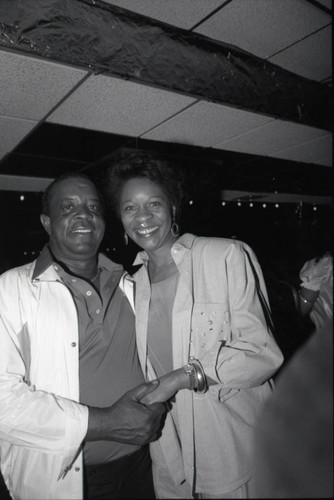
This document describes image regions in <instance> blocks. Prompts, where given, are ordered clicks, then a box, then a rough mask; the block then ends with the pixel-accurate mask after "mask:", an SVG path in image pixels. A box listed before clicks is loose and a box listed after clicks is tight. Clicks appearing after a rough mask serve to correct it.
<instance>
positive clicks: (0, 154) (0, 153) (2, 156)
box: [0, 149, 7, 160]
mask: <svg viewBox="0 0 334 500" xmlns="http://www.w3.org/2000/svg"><path fill="white" fill-rule="evenodd" d="M6 154H7V153H6V151H2V150H1V149H0V160H2V159H3V158H4V157H5V156H6Z"/></svg>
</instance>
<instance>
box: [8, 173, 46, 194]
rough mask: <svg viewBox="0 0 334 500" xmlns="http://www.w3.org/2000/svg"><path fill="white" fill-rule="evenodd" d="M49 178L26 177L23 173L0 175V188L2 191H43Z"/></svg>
mask: <svg viewBox="0 0 334 500" xmlns="http://www.w3.org/2000/svg"><path fill="white" fill-rule="evenodd" d="M50 182H51V179H45V178H39V177H26V176H24V175H1V174H0V188H1V189H2V190H4V191H24V192H28V191H30V192H36V191H44V190H45V188H46V187H47V186H48V185H49V184H50Z"/></svg>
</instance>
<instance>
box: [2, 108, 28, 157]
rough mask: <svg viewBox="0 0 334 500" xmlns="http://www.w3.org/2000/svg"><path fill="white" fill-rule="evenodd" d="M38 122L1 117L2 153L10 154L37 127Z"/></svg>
mask: <svg viewBox="0 0 334 500" xmlns="http://www.w3.org/2000/svg"><path fill="white" fill-rule="evenodd" d="M36 124H37V122H35V121H32V120H22V119H18V118H9V117H8V116H0V130H1V135H0V151H3V152H5V153H9V152H10V151H11V150H12V149H13V148H15V147H16V146H17V145H18V144H19V142H20V141H21V140H22V139H23V138H24V137H25V136H26V135H27V134H28V133H29V132H30V131H31V130H32V129H33V128H34V127H35V125H36Z"/></svg>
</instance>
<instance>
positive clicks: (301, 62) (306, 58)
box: [269, 26, 332, 82]
mask: <svg viewBox="0 0 334 500" xmlns="http://www.w3.org/2000/svg"><path fill="white" fill-rule="evenodd" d="M269 60H270V62H272V63H274V64H277V65H278V66H281V67H282V68H285V69H287V70H289V71H292V72H293V73H296V74H297V75H301V76H303V77H305V78H310V79H311V80H315V81H318V82H320V81H321V80H325V79H327V78H328V77H330V76H331V74H332V28H331V27H330V26H327V28H324V29H322V30H320V31H318V32H317V33H314V34H313V35H311V36H309V37H307V38H305V39H304V40H301V41H300V42H298V43H296V44H295V45H293V46H292V47H289V48H287V49H286V50H283V51H282V52H280V53H279V54H277V55H276V56H273V57H271V58H269Z"/></svg>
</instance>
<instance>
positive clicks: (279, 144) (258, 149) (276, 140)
mask: <svg viewBox="0 0 334 500" xmlns="http://www.w3.org/2000/svg"><path fill="white" fill-rule="evenodd" d="M326 135H328V132H326V131H324V130H320V129H316V128H313V127H307V126H305V125H297V124H295V123H291V122H286V121H281V120H275V121H272V122H270V123H267V124H265V125H264V126H263V127H261V128H257V129H255V130H251V131H249V132H246V133H245V134H242V135H239V136H238V137H234V138H232V139H230V140H228V141H225V142H221V143H220V144H216V145H215V148H217V149H224V150H227V151H238V152H243V153H249V154H257V155H262V156H273V154H274V153H276V152H278V151H283V150H287V149H289V148H293V147H295V146H297V145H299V144H304V143H306V142H308V141H313V140H315V139H318V138H320V137H324V136H326ZM287 159H291V160H294V158H293V154H292V155H291V158H290V156H289V155H287Z"/></svg>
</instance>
